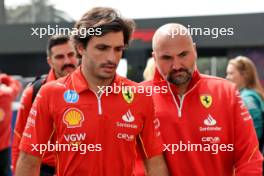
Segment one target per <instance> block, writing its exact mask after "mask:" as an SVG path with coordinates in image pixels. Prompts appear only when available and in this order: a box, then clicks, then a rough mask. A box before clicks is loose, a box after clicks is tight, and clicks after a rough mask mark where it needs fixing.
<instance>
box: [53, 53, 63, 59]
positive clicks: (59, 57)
mask: <svg viewBox="0 0 264 176" xmlns="http://www.w3.org/2000/svg"><path fill="white" fill-rule="evenodd" d="M54 58H55V59H57V60H61V59H63V58H64V55H63V54H58V55H56V56H54Z"/></svg>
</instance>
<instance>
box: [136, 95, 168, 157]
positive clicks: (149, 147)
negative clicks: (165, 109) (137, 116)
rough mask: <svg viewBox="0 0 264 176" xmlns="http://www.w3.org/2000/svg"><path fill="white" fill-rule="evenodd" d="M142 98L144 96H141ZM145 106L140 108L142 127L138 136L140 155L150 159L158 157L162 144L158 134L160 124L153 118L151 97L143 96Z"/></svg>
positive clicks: (161, 150) (153, 111)
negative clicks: (142, 120)
mask: <svg viewBox="0 0 264 176" xmlns="http://www.w3.org/2000/svg"><path fill="white" fill-rule="evenodd" d="M143 96H144V95H143ZM144 98H145V99H146V100H145V102H146V103H144V104H145V106H142V108H143V109H142V111H143V112H144V116H145V119H144V125H143V128H142V131H141V133H140V135H139V139H140V142H141V146H139V149H140V150H143V151H142V152H141V153H144V155H145V157H146V158H151V157H153V156H156V155H160V154H162V152H163V142H162V138H161V133H160V129H159V128H160V122H159V119H158V118H156V117H155V110H154V109H155V108H154V104H153V99H152V97H149V96H145V97H144Z"/></svg>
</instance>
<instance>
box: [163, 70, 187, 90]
mask: <svg viewBox="0 0 264 176" xmlns="http://www.w3.org/2000/svg"><path fill="white" fill-rule="evenodd" d="M191 79H192V72H191V71H190V70H188V69H185V68H180V69H178V70H172V71H170V72H169V74H168V77H167V81H169V82H170V83H172V84H175V85H176V86H181V85H183V84H186V83H188V82H189V81H190V80H191Z"/></svg>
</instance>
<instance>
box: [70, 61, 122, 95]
mask: <svg viewBox="0 0 264 176" xmlns="http://www.w3.org/2000/svg"><path fill="white" fill-rule="evenodd" d="M70 76H71V80H72V83H73V88H74V90H75V91H77V93H81V92H82V91H85V90H90V89H89V83H88V81H87V80H86V79H85V77H84V75H83V73H82V71H81V66H79V67H78V68H77V69H76V70H75V71H74V72H73V73H72V74H71V75H70ZM117 85H119V86H121V77H120V76H119V75H118V74H115V78H114V80H113V82H112V83H111V85H110V86H117Z"/></svg>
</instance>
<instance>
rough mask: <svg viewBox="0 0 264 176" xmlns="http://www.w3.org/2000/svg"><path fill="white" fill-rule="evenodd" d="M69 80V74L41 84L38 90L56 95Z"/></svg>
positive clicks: (64, 87) (66, 85) (64, 88)
mask: <svg viewBox="0 0 264 176" xmlns="http://www.w3.org/2000/svg"><path fill="white" fill-rule="evenodd" d="M70 81H71V80H70V77H69V76H66V77H63V78H59V79H57V80H53V81H49V82H47V83H45V84H44V85H42V86H41V89H40V91H41V93H42V94H52V95H56V94H57V93H58V92H61V91H65V90H66V89H67V87H68V86H69V84H70Z"/></svg>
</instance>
